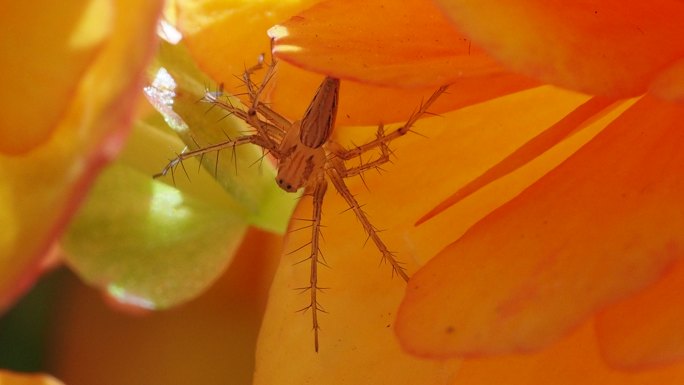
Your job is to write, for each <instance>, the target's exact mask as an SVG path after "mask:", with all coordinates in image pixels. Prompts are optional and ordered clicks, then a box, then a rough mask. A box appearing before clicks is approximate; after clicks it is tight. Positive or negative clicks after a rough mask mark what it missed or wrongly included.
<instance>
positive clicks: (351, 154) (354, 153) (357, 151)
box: [336, 86, 449, 160]
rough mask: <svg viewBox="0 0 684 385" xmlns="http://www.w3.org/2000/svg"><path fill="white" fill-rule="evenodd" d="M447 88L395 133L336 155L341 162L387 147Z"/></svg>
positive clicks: (432, 96)
mask: <svg viewBox="0 0 684 385" xmlns="http://www.w3.org/2000/svg"><path fill="white" fill-rule="evenodd" d="M448 87H449V86H442V87H439V88H438V89H437V90H436V91H435V92H434V93H433V94H432V95H431V96H430V98H428V100H427V101H425V102H424V103H421V105H420V107H418V110H416V111H415V112H414V113H413V114H411V116H410V117H409V118H408V120H407V121H406V123H404V124H403V125H402V126H401V127H399V128H397V129H396V130H395V131H393V132H391V133H389V134H387V135H383V136H381V137H378V138H376V139H375V140H372V141H370V142H368V143H365V144H362V145H360V146H357V147H355V148H352V149H349V150H346V151H340V152H337V153H336V155H337V156H338V157H339V158H341V159H343V160H349V159H353V158H356V157H358V156H359V155H361V154H363V153H365V152H367V151H369V150H372V149H375V148H377V147H382V146H383V145H387V143H389V142H391V141H393V140H394V139H397V138H399V137H401V136H404V135H406V133H407V132H409V131H411V127H413V125H414V124H415V123H416V121H417V120H418V119H420V118H421V117H422V116H423V115H425V114H426V113H427V112H428V109H429V108H430V106H431V105H432V104H433V103H434V102H435V101H436V100H437V99H438V98H439V97H440V95H442V94H443V93H444V91H446V90H447V88H448Z"/></svg>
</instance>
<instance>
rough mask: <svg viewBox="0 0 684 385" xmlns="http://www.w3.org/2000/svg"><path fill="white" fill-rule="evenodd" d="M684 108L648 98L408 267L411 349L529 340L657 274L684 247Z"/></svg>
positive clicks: (400, 326)
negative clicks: (412, 269) (413, 269)
mask: <svg viewBox="0 0 684 385" xmlns="http://www.w3.org/2000/svg"><path fill="white" fill-rule="evenodd" d="M682 118H684V109H682V106H681V105H678V104H675V103H666V102H662V101H659V100H658V99H656V98H653V97H645V98H643V99H641V100H640V101H639V102H637V103H636V104H635V105H634V106H633V107H631V108H630V109H629V110H627V112H625V113H624V114H622V115H621V116H620V117H619V118H618V119H616V120H615V121H614V122H613V123H612V124H610V125H609V126H608V127H607V128H606V129H605V130H604V131H602V132H601V133H600V134H599V135H597V136H596V137H595V138H594V139H593V140H592V141H591V142H589V143H588V144H587V145H585V146H584V147H583V148H582V149H580V150H579V151H578V152H577V153H575V154H574V155H573V156H571V157H570V158H569V159H568V160H567V161H565V162H564V163H563V164H562V165H561V166H559V167H558V168H556V169H554V170H553V171H551V172H550V173H549V174H547V175H546V176H545V177H544V178H542V179H540V180H539V181H538V182H536V183H535V184H533V185H532V186H530V187H529V188H528V189H527V190H525V191H524V192H523V193H522V194H521V195H519V196H518V197H516V198H515V199H514V200H512V201H510V202H508V203H507V204H505V205H504V206H502V207H501V208H499V209H498V210H495V211H494V212H492V213H491V214H490V215H488V216H487V217H485V218H484V219H483V220H482V221H480V222H479V223H478V224H476V225H475V226H473V227H472V228H471V229H469V231H468V232H467V233H466V234H465V235H464V236H463V237H462V238H460V239H459V240H458V241H457V242H454V243H453V244H451V245H449V246H448V247H446V248H445V249H444V250H443V251H442V252H441V253H439V254H438V255H437V256H436V257H435V258H434V259H433V260H432V261H430V262H429V263H428V264H427V265H426V266H425V267H424V268H423V269H421V271H419V272H418V273H416V275H415V276H414V277H413V278H412V280H411V283H410V285H409V288H408V290H407V293H406V298H405V299H404V302H403V304H402V307H401V309H400V312H399V315H398V323H397V333H398V335H399V337H400V339H401V341H402V344H403V345H404V347H405V348H406V349H408V350H409V351H412V352H414V353H416V354H420V355H425V356H431V357H449V356H454V355H459V356H462V355H477V354H496V353H507V352H517V351H530V350H535V349H539V348H541V347H544V346H546V345H547V344H549V343H550V342H552V341H555V340H556V339H558V338H559V337H560V336H562V335H564V334H565V333H567V331H568V330H569V329H570V328H572V327H573V326H575V325H577V324H578V323H579V322H580V321H581V320H582V319H583V318H584V317H586V316H587V315H588V314H590V313H591V312H593V311H595V310H597V309H598V308H600V307H601V306H603V305H605V304H607V303H610V302H611V301H614V300H616V299H618V298H621V297H624V296H625V295H629V294H631V293H633V292H634V291H636V290H638V289H640V288H643V287H644V286H645V285H648V284H649V283H651V282H653V281H654V280H656V279H658V278H659V277H660V276H661V274H662V273H663V271H664V269H665V268H666V267H667V266H668V264H669V263H671V262H672V261H673V260H675V259H676V258H679V257H680V256H681V255H682V249H683V248H682V241H684V240H683V239H682V234H681V232H680V231H679V229H681V228H682V226H684V223H682V221H683V218H684V215H682V212H683V211H684V207H682V205H681V199H680V197H681V194H682V193H684V191H682V190H683V189H684V183H683V182H682V180H681V178H680V177H679V175H681V173H682V171H684V170H682V167H684V152H683V151H682V147H683V146H684V136H683V135H682V131H681V130H679V128H678V127H679V122H680V121H681V119H682Z"/></svg>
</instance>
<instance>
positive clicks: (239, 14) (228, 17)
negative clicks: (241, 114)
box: [177, 0, 315, 93]
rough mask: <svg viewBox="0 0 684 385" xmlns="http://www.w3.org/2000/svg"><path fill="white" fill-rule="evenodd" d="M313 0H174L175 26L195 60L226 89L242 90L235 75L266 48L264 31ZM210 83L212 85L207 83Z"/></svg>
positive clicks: (268, 49)
mask: <svg viewBox="0 0 684 385" xmlns="http://www.w3.org/2000/svg"><path fill="white" fill-rule="evenodd" d="M313 3H315V0H294V1H280V0H268V1H253V0H230V1H224V0H178V1H177V9H178V28H179V29H180V31H181V32H182V33H183V39H184V41H185V44H186V45H187V47H188V49H189V50H190V53H191V55H192V56H193V58H194V59H195V62H196V63H197V65H198V66H199V68H200V69H202V70H203V71H204V72H205V73H207V74H208V75H209V76H211V77H212V78H213V79H215V80H216V81H217V82H218V83H224V85H225V87H226V88H225V89H226V91H228V92H230V93H238V92H239V93H242V92H244V87H242V82H241V81H240V80H238V79H236V78H235V75H238V76H240V75H242V72H243V71H244V70H245V68H247V67H250V66H253V65H255V64H257V60H258V58H259V55H261V54H267V55H268V53H269V52H270V41H269V38H268V36H267V35H266V31H267V30H268V28H270V27H271V26H272V25H273V24H275V23H277V22H279V21H281V20H284V19H286V18H288V17H290V16H291V15H293V14H295V13H296V12H298V11H301V10H302V9H305V8H307V7H309V6H310V5H311V4H313ZM207 86H212V85H207Z"/></svg>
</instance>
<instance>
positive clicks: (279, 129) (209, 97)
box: [204, 92, 290, 141]
mask: <svg viewBox="0 0 684 385" xmlns="http://www.w3.org/2000/svg"><path fill="white" fill-rule="evenodd" d="M204 101H206V102H207V103H211V104H212V105H214V106H218V107H220V108H222V109H224V110H226V111H228V112H229V113H230V114H232V115H235V116H236V117H238V118H239V119H240V120H242V121H244V122H246V123H247V124H249V125H250V126H251V122H250V117H249V116H248V112H247V111H245V110H243V109H241V108H239V107H236V106H235V105H233V104H232V103H231V102H230V100H228V99H226V100H222V99H221V98H219V96H218V95H217V94H216V93H215V92H207V93H206V94H205V95H204ZM260 106H263V105H260ZM259 113H260V114H261V115H263V116H264V117H265V118H266V119H268V120H270V119H269V116H268V115H266V114H263V113H262V111H261V110H260V111H259ZM256 119H259V118H258V117H257V118H256ZM281 119H283V120H282V121H280V120H279V121H278V122H267V121H263V120H261V119H259V123H260V124H259V127H261V128H262V132H264V133H266V135H267V136H268V137H270V138H275V139H277V140H278V141H280V140H282V138H283V137H284V136H285V132H286V130H287V128H288V127H289V126H290V122H289V121H287V119H285V118H282V117H281ZM257 132H258V131H257Z"/></svg>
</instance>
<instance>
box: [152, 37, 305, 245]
mask: <svg viewBox="0 0 684 385" xmlns="http://www.w3.org/2000/svg"><path fill="white" fill-rule="evenodd" d="M160 69H163V71H161V72H160V71H159V70H160ZM159 73H165V75H163V76H168V77H169V78H170V79H171V81H172V82H173V86H174V92H173V95H166V97H168V98H172V100H171V101H169V100H166V101H165V103H169V104H167V105H166V108H163V110H162V112H163V113H164V118H165V120H166V122H167V123H168V124H169V126H170V128H171V129H172V131H174V132H175V133H176V134H178V136H179V137H180V138H181V139H182V140H183V142H184V143H185V145H186V146H188V148H190V149H194V148H197V147H198V146H207V145H209V144H214V143H218V142H221V141H225V140H228V138H234V137H237V136H240V135H244V134H245V133H246V132H248V131H249V127H248V126H247V125H245V124H244V122H242V121H241V120H239V119H237V118H234V117H232V116H228V113H227V112H226V111H223V110H221V109H219V108H211V107H212V106H211V105H210V104H206V103H203V102H202V101H201V100H202V98H203V97H204V94H205V93H206V92H207V91H208V90H210V89H214V88H218V87H219V85H218V84H216V83H215V82H214V81H213V80H212V79H210V78H208V77H207V76H206V75H204V74H203V73H202V72H200V71H199V70H198V69H197V67H196V66H195V65H194V64H193V63H192V61H191V58H190V57H189V56H188V54H187V52H186V50H185V48H184V47H183V46H182V45H181V44H179V45H171V44H168V43H163V44H162V46H161V48H160V53H159V56H158V58H157V63H156V65H155V66H154V68H153V71H152V72H151V73H150V76H151V77H152V78H154V77H155V76H157V74H159ZM167 81H168V80H167ZM235 81H239V80H237V79H236V80H235ZM161 91H163V92H164V91H165V92H168V90H161ZM146 92H148V94H149V91H146ZM157 102H159V100H157ZM171 102H172V105H171V104H170V103H171ZM235 103H239V102H238V101H237V99H235ZM157 104H158V103H157ZM156 107H157V108H158V109H159V105H157V106H156ZM166 131H167V132H168V131H169V130H166ZM180 150H182V149H173V150H172V149H169V151H168V152H167V153H166V154H165V155H164V156H163V157H160V158H158V163H157V168H156V171H154V172H153V174H154V173H157V172H159V171H161V169H162V168H163V167H164V166H165V165H166V163H167V162H168V160H169V159H171V158H173V157H174V156H176V154H177V152H180ZM173 151H175V152H173ZM201 160H202V166H203V168H204V169H206V170H207V171H208V172H209V173H210V174H211V175H212V176H214V177H215V179H216V180H217V181H218V183H219V185H220V186H221V187H223V189H224V190H225V192H227V195H228V196H230V197H231V198H232V199H233V200H234V201H235V202H236V204H237V205H238V206H239V207H240V209H241V210H244V213H245V214H244V215H245V216H246V218H247V221H248V222H249V223H250V224H251V225H254V226H256V227H260V228H263V229H265V230H269V231H275V232H279V233H282V232H284V231H285V229H286V227H287V223H288V221H289V217H290V214H291V213H292V210H293V209H294V205H295V203H296V199H293V197H292V195H288V194H285V193H284V192H283V191H281V190H280V189H279V188H278V187H277V185H276V184H275V182H274V178H275V168H274V166H273V165H272V164H271V163H270V162H269V160H268V159H267V158H265V157H264V153H263V151H262V150H261V149H260V148H258V147H256V146H252V145H245V146H241V147H238V148H235V150H232V149H230V150H224V151H221V152H220V153H218V154H217V153H211V154H208V155H206V156H205V157H203V158H202V159H201ZM191 164H192V162H187V163H186V164H185V166H186V167H185V168H183V167H181V166H179V167H177V168H176V170H175V175H173V177H172V176H170V175H169V176H166V177H165V178H163V179H162V180H163V181H165V182H167V183H169V184H177V183H178V181H179V180H180V179H187V177H186V175H185V172H186V171H187V173H188V175H189V178H190V179H191V180H192V179H194V175H196V174H197V172H196V170H197V167H195V166H191ZM189 165H190V166H189Z"/></svg>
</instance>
